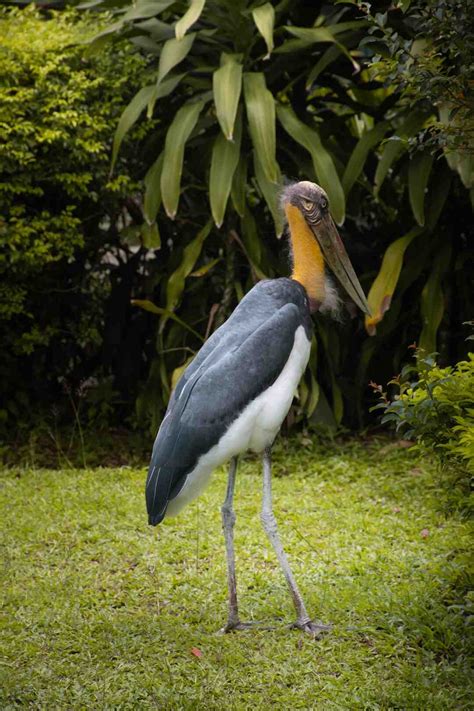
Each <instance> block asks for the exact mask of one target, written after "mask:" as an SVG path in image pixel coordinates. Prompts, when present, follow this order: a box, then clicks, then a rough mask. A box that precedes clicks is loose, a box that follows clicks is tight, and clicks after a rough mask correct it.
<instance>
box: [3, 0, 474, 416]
mask: <svg viewBox="0 0 474 711" xmlns="http://www.w3.org/2000/svg"><path fill="white" fill-rule="evenodd" d="M437 3H438V5H439V8H440V12H441V15H440V17H441V18H442V22H444V23H445V25H446V28H447V29H446V31H447V32H448V31H449V33H450V36H451V35H452V33H453V27H456V23H459V22H460V20H459V17H461V19H462V17H464V15H462V13H461V15H462V16H459V17H458V15H457V14H456V13H457V10H456V12H451V10H450V9H449V7H447V5H446V3H445V2H444V0H437ZM459 3H461V0H459ZM433 6H436V3H434V5H433ZM430 7H431V5H430ZM456 7H458V4H456ZM422 10H423V8H422V9H421V10H420V9H419V8H418V5H417V4H415V3H412V4H410V3H404V4H402V5H401V6H397V7H395V6H394V7H393V8H392V7H391V8H390V9H389V10H388V11H387V13H386V14H385V15H378V14H376V13H375V12H374V13H372V14H371V12H368V10H367V6H366V5H365V4H362V3H361V4H360V5H359V4H357V3H337V4H334V3H333V4H324V3H322V2H315V3H312V4H308V3H304V2H302V1H297V2H292V3H273V2H272V3H268V2H267V3H257V4H255V3H253V4H252V3H250V2H248V1H247V0H232V1H231V0H224V2H222V1H221V0H219V1H217V0H207V2H202V1H201V0H197V1H196V2H191V3H185V2H183V1H181V0H180V1H179V2H178V1H176V2H173V1H172V0H163V1H161V0H160V1H159V2H153V3H151V2H149V1H148V0H137V1H136V2H134V3H131V2H125V3H124V2H122V0H103V2H95V1H94V2H90V3H87V2H86V3H85V9H82V10H81V11H80V12H78V13H77V14H76V15H74V14H71V13H70V12H69V11H67V12H66V13H50V12H44V13H43V14H41V15H40V14H37V13H35V11H34V10H32V9H27V10H26V11H21V12H7V13H4V14H3V15H2V20H1V24H2V28H4V31H3V32H2V34H4V35H5V37H6V38H7V39H6V42H5V43H4V46H3V48H2V50H1V54H0V74H1V75H2V78H3V82H2V87H3V88H2V89H1V90H0V92H1V94H0V98H1V99H2V108H0V112H3V113H1V115H0V137H1V138H2V148H1V149H0V165H1V167H2V172H3V174H4V176H5V178H4V180H3V183H2V184H1V186H0V190H1V192H0V201H1V203H2V205H1V206H2V214H3V215H4V217H3V221H2V222H1V223H0V240H1V245H0V247H1V249H0V269H1V270H2V277H3V278H4V286H2V289H1V291H0V297H2V302H1V305H0V316H1V317H2V320H3V323H4V330H5V338H4V340H3V343H4V344H5V347H4V349H3V352H2V354H1V355H0V380H1V385H2V388H3V389H4V390H5V392H6V393H7V401H8V403H9V405H8V408H7V413H6V414H7V417H10V418H11V417H13V418H15V417H19V416H20V414H22V416H23V417H24V416H25V413H26V411H28V409H29V408H30V407H31V409H33V410H34V408H35V407H36V406H37V404H38V403H41V404H44V403H46V404H50V403H52V402H54V401H57V399H58V397H59V396H60V395H61V397H62V396H63V395H64V393H62V392H61V391H62V389H63V388H64V386H65V384H68V386H69V387H70V388H71V392H72V395H73V398H74V402H75V403H76V405H78V406H79V407H78V411H79V412H80V413H81V417H82V416H83V415H82V413H84V416H85V413H86V412H94V413H96V414H95V415H94V417H97V416H98V415H97V413H100V412H102V413H103V414H102V415H101V417H102V418H103V419H104V420H105V419H106V418H107V417H110V419H111V420H114V419H115V422H117V423H120V424H121V423H122V422H123V421H124V419H127V420H128V421H130V417H131V413H132V411H133V404H135V406H136V417H135V421H134V424H135V425H138V426H143V425H145V426H147V425H149V424H151V429H152V430H156V427H157V425H158V424H159V422H160V420H161V417H162V414H163V410H164V408H165V406H166V403H167V399H168V395H169V392H170V389H171V387H172V384H173V377H174V378H176V375H177V373H179V372H181V369H182V367H183V365H185V363H187V362H188V360H189V359H190V358H191V357H192V355H193V353H195V352H196V351H197V349H198V348H199V347H200V345H201V343H202V341H203V340H204V339H205V338H206V337H207V336H208V335H209V333H211V332H212V331H213V330H214V329H215V328H216V327H217V326H219V325H220V324H221V323H222V322H223V321H224V319H225V318H226V317H227V315H228V314H229V313H230V311H231V310H232V309H233V308H234V307H235V305H236V304H237V302H238V300H240V299H241V298H242V296H243V294H244V293H245V292H246V291H248V289H249V288H251V286H252V285H253V284H254V283H255V282H256V281H257V280H258V279H260V278H264V277H275V276H281V275H283V274H287V273H288V267H287V264H286V259H285V250H284V249H282V248H281V247H280V246H279V245H278V243H277V242H276V241H275V239H274V236H275V234H276V235H278V236H280V235H281V234H282V232H283V222H282V215H281V212H280V210H279V207H278V193H279V190H280V187H281V184H282V183H284V182H285V181H286V180H288V179H310V180H316V181H317V182H320V183H321V184H322V185H323V186H324V187H325V188H326V189H327V191H328V193H329V196H330V202H331V209H332V212H333V215H334V217H335V218H336V219H337V221H338V222H339V223H340V224H341V233H342V236H343V238H344V239H345V241H346V244H347V246H348V250H349V252H350V255H351V258H352V260H353V262H354V265H355V268H356V272H357V273H358V274H359V276H360V277H361V281H362V284H363V286H364V288H365V290H366V291H369V288H370V294H369V302H370V304H371V306H372V309H373V317H372V319H368V320H367V321H366V323H365V328H366V332H368V333H370V334H371V335H372V338H370V339H368V338H367V337H366V332H364V329H363V324H362V320H361V318H360V316H359V317H357V318H354V319H353V320H349V319H348V318H346V320H345V321H344V322H343V323H342V324H339V325H337V324H336V325H335V324H331V326H330V327H329V326H328V324H327V323H326V322H325V320H324V317H321V316H317V317H316V340H315V343H314V347H313V349H312V355H311V362H310V366H309V369H308V371H307V373H306V375H305V379H304V382H303V383H302V385H301V388H300V391H299V400H298V402H297V406H296V409H295V412H294V414H295V415H296V419H297V420H298V421H299V420H301V419H303V418H306V419H308V418H309V417H311V419H312V421H314V420H315V421H316V422H320V421H321V420H322V421H323V422H325V423H326V424H327V423H328V422H330V423H332V424H334V423H339V422H341V421H343V422H344V423H345V424H346V425H350V426H357V425H361V424H363V422H364V420H365V412H364V409H365V407H364V406H365V404H366V398H367V385H366V384H367V381H368V379H369V378H372V379H373V380H377V381H378V382H385V381H386V380H387V379H388V378H389V377H390V374H391V373H392V372H397V371H398V370H399V369H400V363H401V360H402V359H403V358H404V355H405V352H406V347H407V345H408V344H409V343H411V342H412V341H413V340H418V341H419V342H420V343H421V344H422V345H423V347H429V349H430V350H434V349H437V350H439V351H440V352H441V356H442V358H443V359H444V362H450V361H453V362H454V361H456V360H459V359H460V358H462V357H464V355H465V354H464V351H463V344H462V339H461V338H460V337H459V333H460V329H461V323H462V321H464V320H466V319H467V318H470V317H471V314H470V311H469V299H470V296H469V295H470V291H471V288H470V267H469V264H470V260H471V259H472V247H470V246H469V241H468V236H469V235H468V232H469V230H470V229H471V227H470V225H471V224H472V219H471V213H470V206H469V193H468V190H467V189H466V188H468V187H469V185H470V183H469V180H470V177H469V176H470V173H469V170H470V168H469V166H470V163H469V164H468V161H467V158H466V155H467V151H468V148H466V146H467V145H468V144H467V143H465V144H462V146H461V142H459V141H457V142H456V145H455V149H456V150H455V152H454V153H453V151H452V150H451V149H450V151H448V150H447V148H448V145H447V143H446V142H444V143H443V141H441V140H440V141H435V140H433V138H432V137H433V135H434V133H433V131H434V132H435V133H436V131H438V134H439V135H441V134H440V133H439V129H438V118H439V116H440V115H441V114H440V113H439V111H440V110H441V109H440V106H438V104H439V102H438V99H437V98H436V96H437V95H436V96H435V94H434V93H433V92H432V91H431V89H429V90H428V88H426V87H425V85H424V84H422V83H420V82H421V75H422V72H424V71H425V65H422V64H418V63H417V62H418V59H417V62H413V61H412V62H411V63H410V61H409V57H410V56H412V55H413V52H412V50H413V49H414V47H415V45H414V42H415V35H417V36H421V35H423V32H424V33H425V35H426V37H424V38H425V39H426V45H420V44H418V45H416V48H417V50H421V49H422V47H423V46H425V47H428V46H430V47H435V48H438V49H439V42H440V39H439V38H440V37H441V35H440V32H441V24H442V23H441V24H440V22H438V20H436V18H431V19H430V21H429V22H428V21H427V22H425V21H424V17H425V16H424V15H423V12H422ZM420 12H421V15H420ZM430 12H431V11H430ZM417 13H418V14H417ZM443 13H444V14H443ZM438 14H439V13H438ZM430 17H431V15H430ZM420 18H421V19H420ZM97 33H98V34H97ZM93 35H95V39H94V40H91V38H92V36H93ZM423 36H424V35H423ZM462 37H463V39H462V40H460V42H461V43H460V45H459V47H458V50H459V51H458V53H457V54H456V52H454V54H453V53H452V52H451V50H449V51H448V50H447V53H446V56H444V55H443V56H442V61H441V60H440V61H439V62H438V60H436V61H437V63H436V72H435V74H436V77H437V78H438V79H439V78H440V77H441V78H443V81H444V80H445V79H446V78H448V79H449V78H452V66H454V65H456V67H457V68H462V67H465V66H467V65H466V62H467V59H466V57H468V55H469V52H470V49H469V47H470V41H469V40H468V38H466V37H465V33H464V34H463V35H462ZM29 38H33V39H32V40H31V41H29ZM405 42H407V43H408V44H407V45H406V47H405V44H404V43H405ZM430 43H431V44H430ZM436 51H437V50H436ZM400 52H401V53H400ZM403 52H405V54H403ZM430 52H431V50H430ZM405 55H407V56H405ZM417 57H420V60H419V61H420V62H421V61H422V58H423V57H424V55H423V53H421V54H420V52H418V54H417ZM430 57H431V58H433V57H434V55H433V54H432V53H431V54H430V55H429V56H427V58H426V62H428V63H429V61H431V60H430ZM405 60H406V61H405ZM423 61H425V60H424V59H423ZM398 66H400V72H398V69H397V67H398ZM410 67H411V68H412V69H413V72H415V73H416V72H418V74H417V77H418V78H416V77H414V78H413V82H415V83H412V84H410V82H409V81H408V79H409V77H410V71H411V69H410ZM464 74H465V73H464ZM438 79H436V81H438ZM416 82H418V83H416ZM428 83H429V82H428ZM415 84H416V86H415ZM438 86H441V83H438ZM444 86H445V87H446V86H448V82H447V81H444ZM459 115H460V116H461V115H462V121H461V120H460V124H459V126H460V129H459V135H460V134H461V133H462V132H463V131H464V130H465V129H466V131H467V126H468V124H467V121H466V120H465V118H466V117H465V114H464V113H462V112H461V113H460V114H459ZM114 134H115V136H114ZM438 134H436V135H438ZM466 140H467V139H466ZM451 148H452V146H451ZM418 149H420V151H419V150H418ZM456 151H457V153H456ZM111 166H112V167H113V172H112V175H110V168H111ZM141 180H143V183H141V182H140V181H141ZM210 220H213V222H214V225H212V226H211V225H210ZM207 226H209V229H207ZM1 260H3V261H1ZM132 300H133V304H134V305H133V304H132ZM144 305H145V306H144ZM142 306H144V308H143V309H141V308H140V307H142ZM356 352H357V353H360V357H359V358H358V359H355V358H354V353H356ZM84 383H85V385H84ZM98 393H104V398H105V401H104V407H100V406H98V405H97V402H96V399H97V397H96V396H97V395H98ZM107 393H108V395H107ZM112 393H114V395H112ZM63 400H64V397H63ZM89 400H94V403H95V405H94V407H93V408H90V407H88V404H87V403H88V401H89ZM83 401H84V402H83ZM65 402H66V404H67V403H68V402H69V396H68V397H67V398H66V399H65ZM67 408H68V412H69V415H71V407H70V405H67ZM4 415H5V413H4ZM73 419H74V420H75V415H74V418H73Z"/></svg>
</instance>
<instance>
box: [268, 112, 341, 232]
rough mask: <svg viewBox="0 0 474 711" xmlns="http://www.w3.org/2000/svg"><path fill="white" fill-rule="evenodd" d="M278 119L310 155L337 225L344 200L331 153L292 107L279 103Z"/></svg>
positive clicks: (339, 221) (339, 223)
mask: <svg viewBox="0 0 474 711" xmlns="http://www.w3.org/2000/svg"><path fill="white" fill-rule="evenodd" d="M277 115H278V119H279V121H280V123H281V125H282V126H283V128H284V129H285V131H286V132H287V133H288V134H289V135H290V136H291V138H293V140H295V141H296V142H297V143H299V144H300V145H301V146H303V148H305V149H306V150H307V151H308V153H309V154H310V155H311V159H312V161H313V166H314V172H315V173H316V177H317V180H318V183H319V184H320V185H321V187H322V188H323V189H324V190H325V191H326V193H327V196H328V198H329V206H330V208H331V213H332V215H333V217H334V219H335V220H336V222H337V224H338V225H342V223H343V222H344V217H345V211H346V201H345V197H344V191H343V189H342V185H341V181H340V180H339V175H338V174H337V170H336V167H335V165H334V161H333V159H332V158H331V155H330V154H329V153H328V151H327V150H326V149H325V148H324V146H323V144H322V143H321V139H320V138H319V135H318V134H317V133H316V131H315V130H314V129H312V128H310V127H309V126H307V125H306V124H305V123H303V122H302V121H300V120H299V118H298V117H297V116H296V114H295V113H294V111H293V109H291V108H290V107H289V106H283V105H281V104H279V105H278V107H277Z"/></svg>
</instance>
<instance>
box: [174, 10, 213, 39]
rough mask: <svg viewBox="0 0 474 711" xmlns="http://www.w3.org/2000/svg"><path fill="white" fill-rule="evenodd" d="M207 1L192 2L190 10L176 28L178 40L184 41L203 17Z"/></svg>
mask: <svg viewBox="0 0 474 711" xmlns="http://www.w3.org/2000/svg"><path fill="white" fill-rule="evenodd" d="M205 4H206V0H191V2H190V4H189V8H188V9H187V10H186V12H185V13H184V15H183V16H182V17H181V19H179V20H178V22H177V23H176V26H175V28H174V31H175V34H176V39H178V40H181V39H183V37H184V35H185V34H186V32H187V31H188V30H189V28H190V27H191V25H194V23H195V22H197V21H198V20H199V18H200V16H201V13H202V11H203V9H204V5H205Z"/></svg>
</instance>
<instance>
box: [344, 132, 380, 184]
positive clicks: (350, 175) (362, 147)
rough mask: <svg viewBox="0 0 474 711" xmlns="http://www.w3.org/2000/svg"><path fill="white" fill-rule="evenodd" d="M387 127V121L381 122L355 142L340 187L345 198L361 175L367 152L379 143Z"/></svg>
mask: <svg viewBox="0 0 474 711" xmlns="http://www.w3.org/2000/svg"><path fill="white" fill-rule="evenodd" d="M388 127H389V123H388V121H382V122H381V123H378V124H377V125H376V126H374V128H373V129H371V130H370V131H367V133H364V135H363V136H361V138H359V140H358V141H357V143H356V146H355V148H354V150H353V151H352V153H351V157H350V158H349V161H348V163H347V166H346V169H345V171H344V175H343V176H342V187H343V189H344V193H345V195H346V197H347V196H348V195H349V193H350V191H351V189H352V186H353V185H354V183H355V182H356V180H357V178H358V177H359V175H360V174H361V173H362V170H363V168H364V165H365V161H366V160H367V156H368V155H369V151H371V150H372V148H373V147H374V146H376V145H377V143H380V141H381V140H382V138H383V137H384V136H385V134H386V133H387V130H388Z"/></svg>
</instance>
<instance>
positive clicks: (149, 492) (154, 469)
mask: <svg viewBox="0 0 474 711" xmlns="http://www.w3.org/2000/svg"><path fill="white" fill-rule="evenodd" d="M153 459H154V458H152V460H151V463H150V468H149V469H148V476H147V479H146V489H145V497H146V508H147V511H148V523H149V524H150V525H151V526H156V525H157V524H158V523H161V522H162V521H163V519H164V517H165V513H166V508H167V506H168V493H169V486H168V488H167V491H166V492H164V491H163V488H162V486H163V484H164V483H165V482H163V477H160V473H161V471H162V469H161V467H159V466H157V465H156V464H155V463H154V461H153ZM164 478H165V480H166V478H167V477H164ZM160 479H161V481H160ZM163 494H165V495H163Z"/></svg>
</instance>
